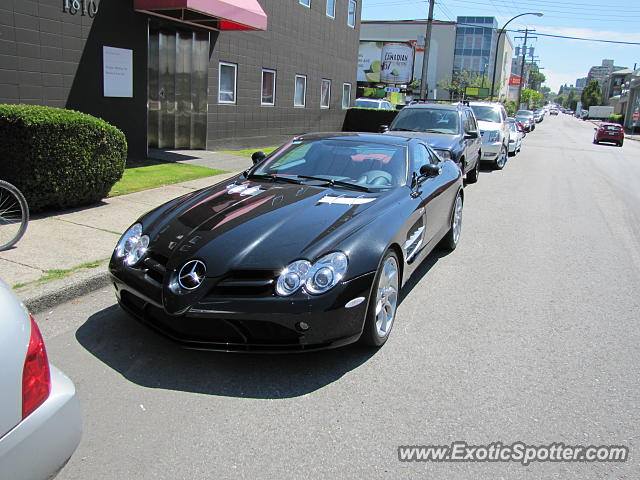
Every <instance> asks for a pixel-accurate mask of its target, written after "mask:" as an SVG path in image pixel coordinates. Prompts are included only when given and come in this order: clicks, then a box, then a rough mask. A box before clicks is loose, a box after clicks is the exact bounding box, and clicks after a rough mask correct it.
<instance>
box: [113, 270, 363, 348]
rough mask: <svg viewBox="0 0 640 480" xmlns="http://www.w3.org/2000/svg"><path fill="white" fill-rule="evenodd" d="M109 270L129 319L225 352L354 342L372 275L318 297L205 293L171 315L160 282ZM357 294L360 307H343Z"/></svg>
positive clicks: (132, 272) (195, 345)
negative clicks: (155, 282) (153, 283)
mask: <svg viewBox="0 0 640 480" xmlns="http://www.w3.org/2000/svg"><path fill="white" fill-rule="evenodd" d="M110 271H111V278H112V280H113V284H114V286H115V290H116V297H117V299H118V302H119V303H120V305H121V307H122V308H123V309H124V310H125V311H127V312H128V313H129V314H131V315H132V316H133V317H135V318H136V319H138V320H140V321H142V322H143V323H145V324H147V325H148V326H150V327H152V328H153V329H155V330H157V331H158V332H160V333H161V334H163V335H165V336H167V337H169V338H171V339H172V340H174V341H176V342H177V343H179V344H180V345H182V346H184V347H187V348H194V349H199V350H217V351H227V352H228V351H241V352H242V351H254V352H291V351H294V352H295V351H309V350H322V349H328V348H335V347H339V346H342V345H347V344H349V343H353V342H355V341H356V340H358V338H359V337H360V335H361V333H362V329H363V326H364V319H365V315H366V311H367V306H368V304H369V295H370V293H371V287H372V284H373V279H374V277H375V272H369V273H367V274H364V275H361V276H359V277H357V278H354V279H352V280H349V281H347V282H343V283H341V284H339V285H337V286H336V287H334V288H333V289H332V290H330V291H329V292H327V293H325V294H323V295H317V296H313V295H308V294H305V293H303V292H297V293H296V294H294V295H292V296H290V297H279V296H277V295H275V293H273V294H269V295H263V296H258V297H255V296H235V297H234V296H228V295H225V296H216V295H215V294H210V295H204V296H202V297H201V298H199V299H198V300H197V301H196V302H195V303H194V304H192V305H191V306H190V307H189V308H188V309H187V310H186V311H184V312H181V313H179V314H171V313H169V312H168V311H167V309H166V308H165V307H164V306H163V304H164V303H165V300H164V298H163V293H162V289H159V288H158V285H155V286H154V285H152V284H149V283H148V282H145V281H144V279H143V278H137V277H138V276H139V272H137V271H136V270H133V269H127V268H118V267H114V266H113V265H112V266H111V269H110ZM204 286H205V284H203V287H204ZM211 291H212V292H214V291H215V285H214V287H213V288H212V289H211ZM357 298H362V301H361V302H360V303H359V304H358V305H356V306H353V307H351V308H347V307H346V304H347V303H349V302H350V301H352V300H353V299H357ZM304 324H306V327H307V328H306V329H305V328H304V327H305V325H304Z"/></svg>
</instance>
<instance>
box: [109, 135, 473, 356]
mask: <svg viewBox="0 0 640 480" xmlns="http://www.w3.org/2000/svg"><path fill="white" fill-rule="evenodd" d="M254 161H255V162H256V164H255V165H254V166H253V167H252V168H251V169H249V170H247V171H246V172H243V173H242V174H240V175H238V176H237V177H235V178H232V179H229V180H226V181H224V182H221V183H219V184H217V185H214V186H212V187H208V188H205V189H202V190H199V191H196V192H193V193H189V194H187V195H184V196H182V197H179V198H176V199H174V200H171V201H170V202H167V203H165V204H164V205H162V206H160V207H158V208H156V209H154V210H152V211H151V212H149V213H147V214H145V215H144V216H142V217H141V218H140V219H139V220H138V221H137V222H136V223H135V224H134V225H133V226H132V227H131V228H129V230H127V232H125V234H124V235H123V236H122V238H121V239H120V241H119V242H118V244H117V246H116V249H115V251H114V253H113V256H112V258H111V263H110V265H109V269H110V272H111V275H112V278H113V281H114V284H115V288H116V295H117V298H118V301H119V303H120V305H121V306H122V307H123V308H124V309H125V310H126V311H128V312H129V313H131V314H132V315H134V316H135V317H137V318H138V319H140V320H142V321H144V322H146V323H147V324H149V325H151V326H152V327H154V328H156V329H157V330H159V331H160V332H162V333H164V334H165V335H167V336H169V337H171V338H173V339H174V340H176V341H178V342H180V343H181V344H183V345H184V346H187V347H191V348H198V349H211V350H225V351H231V350H234V351H238V350H240V351H245V350H254V351H291V350H294V351H295V350H314V349H322V348H330V347H337V346H340V345H345V344H348V343H352V342H355V341H356V340H358V339H360V340H361V341H362V342H363V343H365V344H369V345H374V346H380V345H382V344H383V343H384V342H385V341H386V340H387V338H388V336H389V333H390V331H391V327H392V325H393V321H394V319H395V315H396V307H397V304H398V293H399V290H400V287H401V286H402V285H403V284H404V282H406V280H407V279H408V278H409V276H410V275H411V274H412V273H413V272H414V271H415V270H416V268H417V266H418V265H419V264H420V262H421V261H422V260H423V259H424V258H425V257H426V256H427V254H428V253H429V252H430V251H431V250H432V249H433V248H434V246H435V245H436V244H438V243H442V244H443V245H445V246H446V247H447V248H449V249H454V248H455V247H456V245H457V244H458V241H459V238H460V231H461V227H462V202H463V190H462V178H461V175H460V169H459V168H458V167H457V166H456V164H455V163H454V162H452V161H450V160H442V159H441V158H440V157H439V156H438V155H436V154H435V153H434V152H433V150H432V149H431V148H430V147H429V146H428V145H427V144H426V143H424V142H423V141H421V140H419V139H415V138H413V139H412V138H403V137H396V136H392V135H379V134H362V133H335V134H310V135H304V136H301V137H297V138H295V139H293V140H292V141H290V142H288V143H287V144H285V145H283V146H282V147H280V148H279V149H278V150H276V151H275V152H273V153H272V154H271V155H269V156H268V157H266V158H265V157H264V155H263V154H262V155H261V154H260V153H259V152H258V153H257V154H254Z"/></svg>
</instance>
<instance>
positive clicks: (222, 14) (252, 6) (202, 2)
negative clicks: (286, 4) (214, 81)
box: [133, 0, 267, 30]
mask: <svg viewBox="0 0 640 480" xmlns="http://www.w3.org/2000/svg"><path fill="white" fill-rule="evenodd" d="M133 8H134V10H136V11H137V12H143V13H148V14H150V15H156V16H159V17H164V18H168V19H171V20H177V21H179V22H183V23H190V24H193V25H197V26H199V27H204V28H209V29H212V30H266V29H267V15H266V14H265V13H264V10H262V7H261V6H260V4H259V3H258V0H134V1H133Z"/></svg>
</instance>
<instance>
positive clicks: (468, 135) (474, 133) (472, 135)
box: [464, 132, 478, 140]
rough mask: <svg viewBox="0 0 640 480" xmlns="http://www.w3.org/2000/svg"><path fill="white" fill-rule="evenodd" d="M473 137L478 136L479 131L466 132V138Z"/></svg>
mask: <svg viewBox="0 0 640 480" xmlns="http://www.w3.org/2000/svg"><path fill="white" fill-rule="evenodd" d="M472 138H478V132H464V139H465V140H470V139H472Z"/></svg>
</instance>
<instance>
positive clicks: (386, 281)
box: [376, 256, 398, 337]
mask: <svg viewBox="0 0 640 480" xmlns="http://www.w3.org/2000/svg"><path fill="white" fill-rule="evenodd" d="M376 291H377V293H376V331H377V333H378V336H379V337H386V336H387V335H388V334H389V331H390V330H391V326H392V325H393V321H394V320H395V317H396V308H397V306H398V263H397V261H396V259H395V257H394V256H389V257H387V259H386V260H385V263H384V265H383V266H382V271H381V272H380V278H379V279H378V287H377V289H376Z"/></svg>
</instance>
